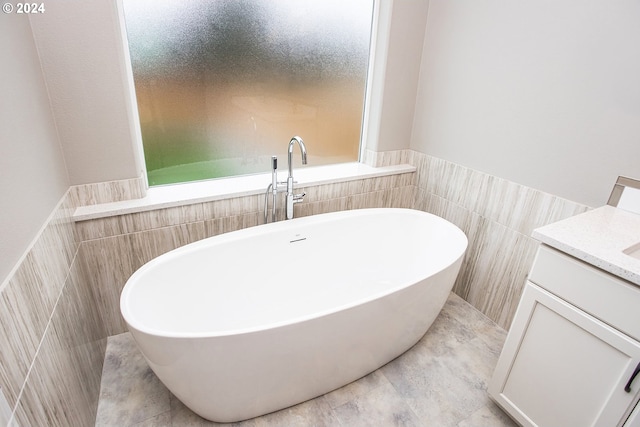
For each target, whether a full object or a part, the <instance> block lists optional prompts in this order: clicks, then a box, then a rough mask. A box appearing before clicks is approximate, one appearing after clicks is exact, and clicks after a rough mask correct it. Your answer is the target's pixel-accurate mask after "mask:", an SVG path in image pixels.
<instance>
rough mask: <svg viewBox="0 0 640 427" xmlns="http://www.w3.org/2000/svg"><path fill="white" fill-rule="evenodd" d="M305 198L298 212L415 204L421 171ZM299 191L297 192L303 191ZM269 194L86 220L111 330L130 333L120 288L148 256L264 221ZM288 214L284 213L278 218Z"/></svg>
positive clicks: (88, 256) (95, 279)
mask: <svg viewBox="0 0 640 427" xmlns="http://www.w3.org/2000/svg"><path fill="white" fill-rule="evenodd" d="M298 190H299V191H300V192H306V196H305V201H304V203H301V204H298V205H295V216H296V217H301V216H307V215H315V214H319V213H325V212H333V211H339V210H347V209H360V208H369V207H411V206H412V205H413V200H414V191H415V173H405V174H401V175H394V176H385V177H377V178H369V179H360V180H354V181H348V182H343V183H337V184H324V185H317V186H313V187H306V188H299V189H298ZM298 190H297V191H298ZM263 209H264V196H263V195H255V196H246V197H238V198H233V199H227V200H218V201H214V202H207V203H198V204H193V205H188V206H181V207H177V208H167V209H159V210H156V211H151V212H142V213H135V214H127V215H120V216H116V217H111V218H103V219H96V220H89V221H82V222H78V223H77V224H76V231H77V233H78V236H79V238H80V240H81V241H82V246H83V248H84V249H85V251H84V255H85V256H84V262H85V267H86V269H87V271H91V274H90V275H88V277H87V280H88V283H89V285H90V286H91V288H92V289H93V290H94V291H95V292H96V293H97V297H98V299H99V300H100V301H101V303H100V304H99V305H98V306H97V307H96V309H97V310H98V311H99V312H100V314H101V317H102V319H103V320H104V324H105V327H106V328H107V333H108V335H116V334H119V333H122V332H125V331H126V330H127V329H126V324H125V323H124V320H123V319H122V317H121V315H120V309H119V304H120V293H121V291H122V288H123V286H124V284H125V283H126V281H127V279H128V278H129V276H130V275H131V274H133V272H134V271H135V270H137V269H138V268H139V267H140V266H142V265H143V264H144V263H146V262H147V261H149V260H151V259H152V258H155V257H157V256H158V255H161V254H163V253H164V252H167V251H170V250H171V249H174V248H177V247H179V246H183V245H185V244H187V243H191V242H194V241H197V240H200V239H203V238H206V237H210V236H214V235H217V234H221V233H225V232H228V231H233V230H239V229H242V228H246V227H250V226H253V225H258V224H262V223H263V222H264V219H263V215H264V213H263V212H264V211H263ZM282 217H283V213H282V212H280V211H279V212H278V218H282Z"/></svg>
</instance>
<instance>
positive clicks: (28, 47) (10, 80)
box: [0, 13, 69, 284]
mask: <svg viewBox="0 0 640 427" xmlns="http://www.w3.org/2000/svg"><path fill="white" fill-rule="evenodd" d="M0 58H2V66H1V67H0V176H1V179H0V204H1V205H0V284H1V283H2V282H4V280H5V278H6V277H7V276H8V275H9V272H10V271H11V269H12V268H13V267H14V265H16V263H17V261H18V260H19V258H20V257H21V256H22V254H23V253H24V252H25V251H26V249H27V248H28V246H29V244H30V243H31V242H32V240H33V239H34V238H35V237H36V235H37V234H38V232H39V231H40V229H41V228H42V226H43V224H44V223H45V220H46V219H47V218H48V217H49V216H50V215H51V213H52V212H53V209H54V208H55V206H56V205H57V204H58V202H59V201H60V199H61V198H62V196H63V195H64V193H65V192H66V191H67V189H68V188H69V180H68V177H67V172H66V169H65V163H64V159H63V156H62V150H61V147H60V143H59V141H58V135H57V133H56V126H55V123H54V120H53V116H52V114H51V108H50V105H49V98H48V94H47V88H46V86H45V83H44V79H43V77H42V71H41V68H40V62H39V61H38V53H37V50H36V46H35V43H34V40H33V36H32V33H31V26H30V25H29V20H28V18H27V16H26V15H21V16H20V15H16V14H11V15H7V14H4V13H2V14H0Z"/></svg>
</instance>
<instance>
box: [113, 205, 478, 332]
mask: <svg viewBox="0 0 640 427" xmlns="http://www.w3.org/2000/svg"><path fill="white" fill-rule="evenodd" d="M394 211H395V212H403V213H405V214H410V215H416V216H425V217H429V218H430V219H431V220H434V221H436V222H438V223H441V224H443V225H445V226H446V227H448V229H450V230H451V233H452V236H455V238H456V239H460V242H459V244H460V248H458V247H456V249H458V253H457V256H456V257H455V258H453V259H452V260H449V262H448V263H446V265H444V266H443V268H441V269H440V270H436V271H433V272H431V274H429V275H426V276H422V277H417V278H412V279H406V280H404V281H398V283H397V284H394V285H393V286H389V287H388V288H385V289H384V290H381V291H378V292H372V293H371V294H367V296H366V297H365V298H359V299H355V300H353V301H351V302H349V303H347V304H340V305H335V306H332V307H331V308H328V309H325V310H319V311H315V312H311V313H309V314H305V315H301V316H296V317H294V318H291V319H286V320H281V321H274V322H267V323H263V324H260V325H258V326H252V327H245V328H235V329H228V330H224V331H215V330H214V331H199V332H188V331H187V332H184V331H180V332H175V331H166V330H163V329H158V328H153V327H150V326H148V325H141V324H140V323H142V322H140V321H136V320H137V319H135V316H134V315H133V314H132V310H131V308H130V305H128V304H127V301H128V298H127V297H128V295H129V293H130V292H131V289H132V287H133V286H135V282H136V279H137V278H138V277H140V276H142V275H144V273H145V272H146V271H147V270H149V269H151V268H153V267H154V266H155V265H156V264H159V263H162V262H166V261H169V260H171V259H172V258H174V257H177V256H182V255H184V254H185V253H186V254H188V253H190V252H193V251H197V250H200V249H201V246H206V245H207V244H208V241H210V240H211V239H214V238H215V239H216V242H217V243H216V244H222V243H224V242H225V241H237V240H238V239H239V238H240V239H249V238H251V237H253V236H255V235H256V233H269V232H278V230H281V229H287V228H289V227H291V223H292V222H293V221H295V222H296V224H298V225H304V224H305V223H307V222H309V223H318V222H319V221H320V222H328V221H332V220H335V219H336V218H340V217H343V216H350V215H353V214H355V213H357V214H359V215H375V214H379V213H383V212H394ZM468 245H469V241H468V238H467V236H466V234H465V233H464V232H463V231H462V230H461V229H460V228H459V227H458V226H457V225H455V224H453V223H452V222H450V221H448V220H446V219H444V218H442V217H440V216H438V215H435V214H432V213H430V212H425V211H421V210H417V209H409V208H365V209H352V210H345V211H336V212H328V213H324V214H318V215H311V216H305V217H299V218H294V219H293V220H289V221H279V222H275V223H269V224H261V225H258V226H253V227H247V228H244V229H240V230H235V231H231V232H228V233H223V234H219V235H216V236H212V237H208V238H205V239H201V240H198V241H195V242H192V243H189V244H187V245H184V246H180V247H178V248H175V249H173V250H171V251H169V252H166V253H164V254H161V255H159V256H157V257H155V258H153V259H152V260H150V261H148V262H147V263H145V264H144V265H142V266H141V267H140V268H138V269H137V270H136V271H135V272H134V273H133V274H132V275H131V276H130V277H129V279H127V282H126V283H125V286H124V287H123V289H122V291H121V294H120V313H121V315H122V317H123V318H124V320H125V323H126V324H127V327H128V328H130V329H135V330H136V331H138V332H140V333H143V334H148V335H153V336H159V337H167V338H175V339H194V338H196V339H197V338H216V337H230V336H237V335H246V334H253V333H258V332H262V331H265V330H270V329H275V328H280V327H284V326H288V325H291V324H295V323H300V322H305V321H309V320H312V319H316V318H321V317H323V316H328V315H331V314H333V313H336V312H338V311H343V310H347V309H350V308H352V307H355V306H359V305H362V304H366V303H368V302H370V301H374V300H377V299H381V298H384V297H386V296H388V295H390V294H393V293H394V292H397V291H398V290H401V289H404V288H407V287H410V286H413V285H415V284H417V283H419V282H421V281H422V280H426V279H428V278H430V277H432V276H435V275H437V274H439V273H441V272H442V271H445V270H447V269H449V268H452V267H453V266H455V265H456V264H458V263H459V262H463V260H461V258H463V257H464V256H465V253H466V251H467V248H468ZM132 318H133V321H132Z"/></svg>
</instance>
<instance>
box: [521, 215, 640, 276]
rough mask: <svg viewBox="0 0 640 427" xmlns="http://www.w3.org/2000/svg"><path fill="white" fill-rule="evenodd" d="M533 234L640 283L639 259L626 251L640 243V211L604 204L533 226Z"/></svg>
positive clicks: (548, 243) (549, 243)
mask: <svg viewBox="0 0 640 427" xmlns="http://www.w3.org/2000/svg"><path fill="white" fill-rule="evenodd" d="M532 237H533V238H534V239H536V240H539V241H540V242H542V243H544V244H546V245H549V246H551V247H553V248H555V249H558V250H560V251H562V252H564V253H566V254H568V255H571V256H573V257H575V258H577V259H580V260H582V261H584V262H587V263H589V264H591V265H593V266H595V267H597V268H600V269H602V270H604V271H607V272H609V273H611V274H614V275H616V276H618V277H620V278H622V279H625V280H628V281H629V282H631V283H634V284H636V285H638V286H640V259H637V258H634V257H632V256H630V255H627V254H626V253H625V252H624V251H625V250H628V249H629V248H632V247H634V245H635V247H636V248H638V246H637V245H639V244H640V215H638V214H635V213H632V212H629V211H625V210H623V209H619V208H615V207H613V206H602V207H600V208H597V209H593V210H590V211H588V212H585V213H582V214H580V215H576V216H573V217H570V218H567V219H564V220H562V221H558V222H555V223H552V224H549V225H545V226H543V227H540V228H537V229H535V230H533V233H532Z"/></svg>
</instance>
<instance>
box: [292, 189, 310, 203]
mask: <svg viewBox="0 0 640 427" xmlns="http://www.w3.org/2000/svg"><path fill="white" fill-rule="evenodd" d="M306 195H307V193H304V192H303V193H300V194H294V195H293V203H300V202H301V201H302V199H304V196H306Z"/></svg>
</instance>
